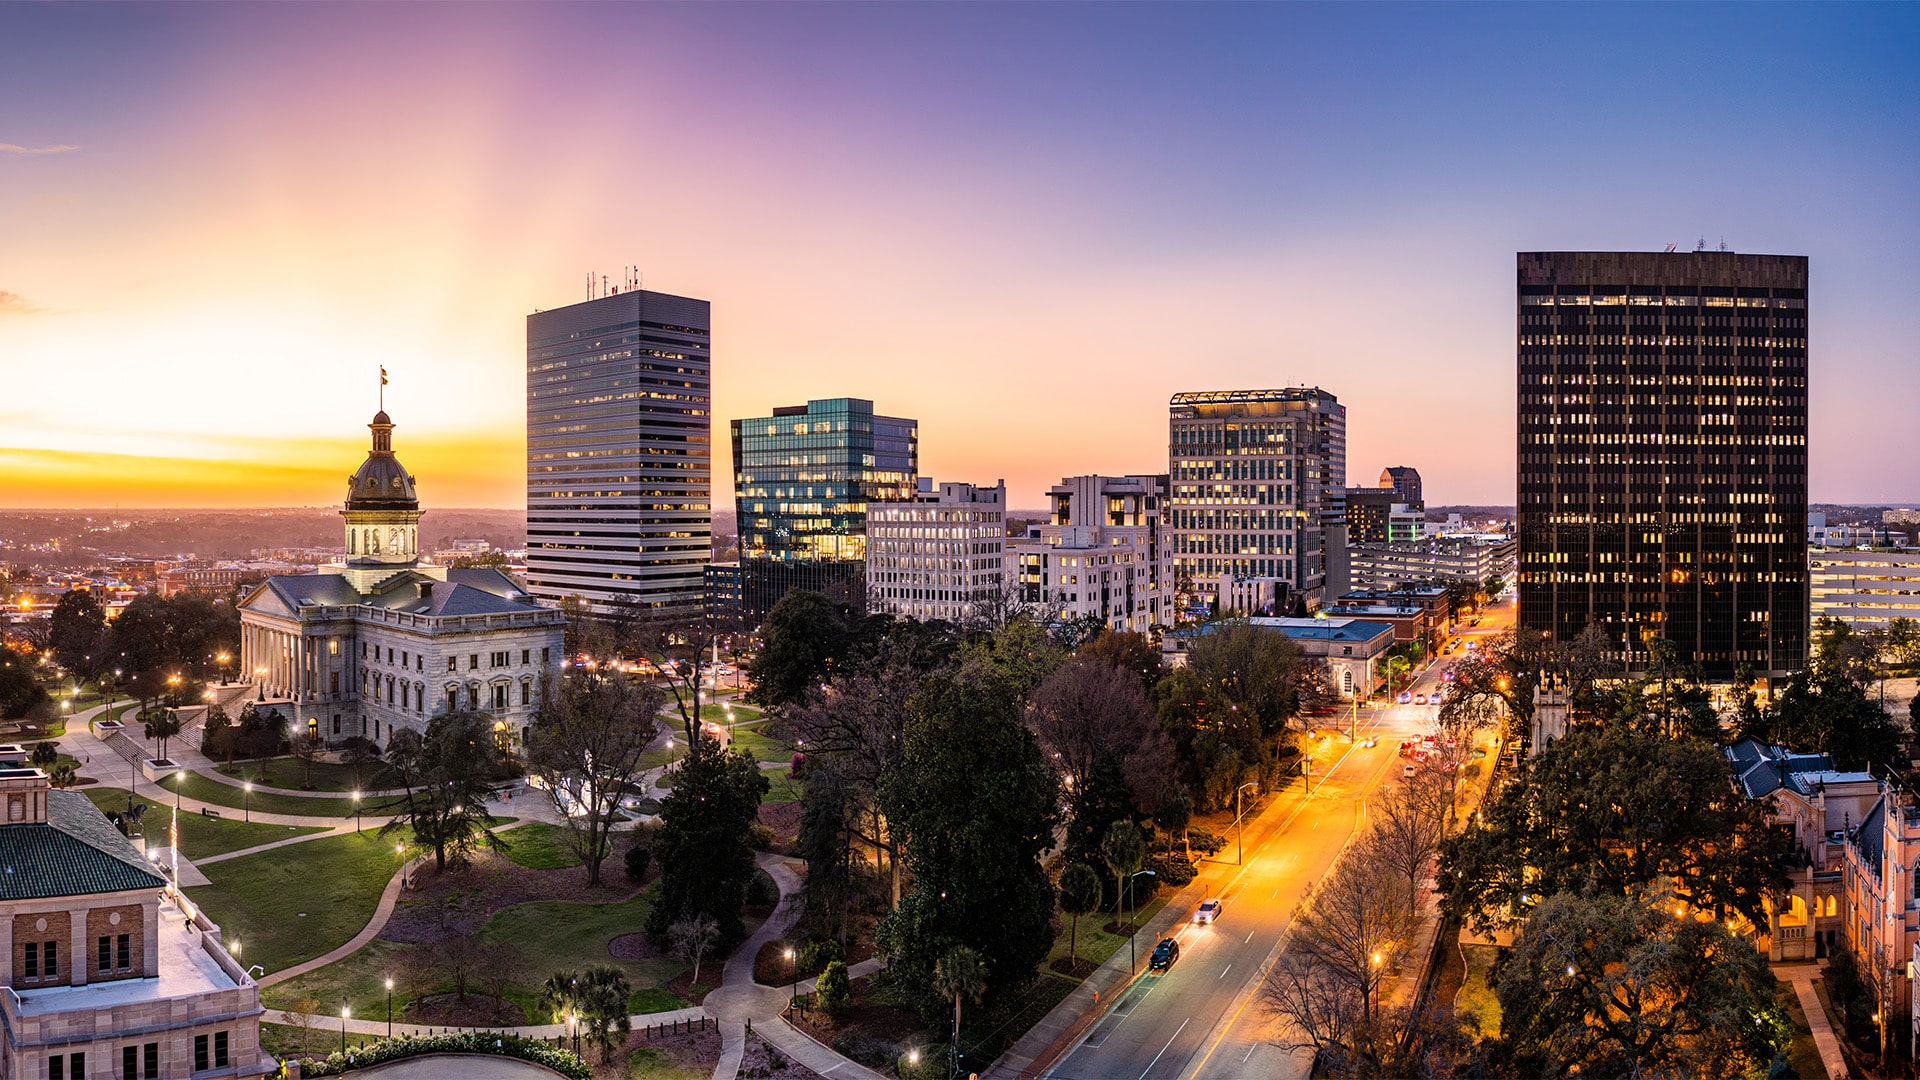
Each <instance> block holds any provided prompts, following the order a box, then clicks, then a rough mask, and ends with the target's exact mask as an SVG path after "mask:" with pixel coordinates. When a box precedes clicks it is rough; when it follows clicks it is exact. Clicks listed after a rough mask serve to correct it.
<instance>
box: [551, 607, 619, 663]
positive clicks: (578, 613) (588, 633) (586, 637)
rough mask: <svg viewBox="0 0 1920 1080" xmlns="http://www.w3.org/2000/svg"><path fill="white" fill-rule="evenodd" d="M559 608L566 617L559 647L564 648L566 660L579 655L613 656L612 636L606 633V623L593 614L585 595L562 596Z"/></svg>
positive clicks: (605, 657) (601, 657)
mask: <svg viewBox="0 0 1920 1080" xmlns="http://www.w3.org/2000/svg"><path fill="white" fill-rule="evenodd" d="M559 608H560V613H561V614H562V615H565V616H566V617H567V629H566V634H565V637H564V638H563V641H562V645H561V647H562V648H564V649H565V650H566V652H567V659H568V660H573V659H574V658H576V657H581V656H589V657H598V658H599V659H602V660H605V659H609V658H611V657H612V656H613V654H614V652H615V648H614V645H615V643H614V640H613V636H612V635H611V634H610V633H608V631H607V626H606V623H604V622H602V621H601V620H600V619H599V618H598V617H596V616H595V615H594V613H593V608H592V607H591V605H589V604H588V603H587V601H586V598H585V597H582V596H571V595H570V596H563V597H561V598H560V603H559Z"/></svg>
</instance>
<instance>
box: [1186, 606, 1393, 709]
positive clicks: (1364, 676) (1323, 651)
mask: <svg viewBox="0 0 1920 1080" xmlns="http://www.w3.org/2000/svg"><path fill="white" fill-rule="evenodd" d="M1246 621H1247V624H1248V625H1251V626H1258V627H1263V628H1265V629H1268V630H1272V631H1274V632H1276V633H1279V634H1283V635H1285V636H1286V638H1287V639H1288V640H1290V641H1292V642H1293V643H1294V644H1295V645H1297V646H1299V648H1300V652H1301V655H1303V656H1306V657H1307V658H1309V659H1313V660H1320V661H1323V662H1325V663H1326V665H1327V673H1328V674H1329V675H1330V676H1331V677H1332V678H1333V685H1334V686H1335V687H1336V688H1337V689H1338V691H1339V693H1340V696H1341V697H1343V698H1349V699H1350V698H1352V697H1353V696H1354V695H1355V694H1356V693H1358V694H1359V696H1361V697H1362V698H1364V697H1367V696H1369V695H1371V694H1372V693H1373V692H1374V691H1375V690H1377V689H1379V688H1380V685H1381V684H1382V683H1383V682H1384V681H1385V680H1386V677H1387V663H1386V655H1387V650H1388V649H1390V648H1392V647H1393V637H1394V635H1393V627H1391V626H1388V625H1386V624H1385V623H1379V622H1371V621H1367V620H1362V619H1345V618H1311V619H1289V618H1255V619H1248V620H1246ZM1233 625H1236V623H1235V622H1233V621H1222V622H1211V623H1204V624H1202V625H1200V626H1192V627H1187V628H1184V629H1181V630H1175V631H1169V632H1168V633H1167V634H1166V636H1165V637H1163V638H1161V641H1160V653H1161V656H1162V658H1163V659H1164V660H1165V661H1166V662H1167V664H1168V665H1169V666H1172V667H1179V666H1181V665H1183V664H1185V663H1186V662H1187V652H1188V650H1189V649H1191V648H1192V646H1193V642H1194V641H1196V640H1197V639H1199V638H1201V637H1204V636H1206V635H1207V634H1212V633H1217V632H1218V631H1219V630H1220V629H1221V628H1223V627H1227V626H1233Z"/></svg>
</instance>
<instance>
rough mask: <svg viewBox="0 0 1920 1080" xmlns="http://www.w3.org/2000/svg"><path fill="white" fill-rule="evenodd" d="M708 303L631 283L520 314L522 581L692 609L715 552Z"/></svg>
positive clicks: (610, 605)
mask: <svg viewBox="0 0 1920 1080" xmlns="http://www.w3.org/2000/svg"><path fill="white" fill-rule="evenodd" d="M711 325H712V323H711V320H710V312H709V305H708V303H707V301H705V300H692V299H689V298H687V297H684V296H669V295H667V294H666V293H657V292H647V291H645V290H641V289H635V290H632V291H628V292H621V293H616V294H614V295H611V296H603V297H600V298H598V299H594V300H588V301H586V302H584V303H579V304H573V305H570V306H568V307H563V308H557V309H555V310H553V311H538V312H535V313H533V314H532V315H529V316H527V587H528V590H529V591H531V592H532V593H533V594H534V595H536V596H539V597H541V598H542V599H545V600H559V599H561V598H563V597H566V596H579V597H581V598H582V599H584V600H585V601H587V603H588V605H589V606H590V609H591V610H593V611H594V612H596V613H599V614H605V615H610V614H614V613H616V612H627V613H633V614H639V615H642V616H645V617H650V618H673V619H677V618H682V617H685V616H688V615H697V614H699V613H700V612H701V610H702V607H703V604H702V601H703V596H704V581H703V575H704V569H703V568H704V567H705V565H706V564H707V562H709V561H710V560H711V558H712V544H713V540H712V528H713V525H712V521H713V502H712V499H713V495H712V488H713V441H712V440H713V431H712V423H713V421H712V409H711V401H712V392H711V371H712V367H711V355H710V344H711V341H710V337H711V335H710V329H709V328H710V327H711Z"/></svg>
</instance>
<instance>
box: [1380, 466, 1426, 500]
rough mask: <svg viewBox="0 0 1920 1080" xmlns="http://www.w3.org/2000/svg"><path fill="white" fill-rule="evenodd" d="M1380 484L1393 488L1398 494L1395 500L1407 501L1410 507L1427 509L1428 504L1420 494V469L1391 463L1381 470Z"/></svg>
mask: <svg viewBox="0 0 1920 1080" xmlns="http://www.w3.org/2000/svg"><path fill="white" fill-rule="evenodd" d="M1380 486H1381V487H1383V488H1392V489H1393V493H1394V494H1395V495H1396V496H1398V497H1397V498H1395V499H1394V500H1393V501H1394V502H1401V503H1406V504H1407V507H1408V508H1409V509H1413V510H1425V509H1426V508H1427V504H1426V502H1425V500H1424V499H1423V498H1422V497H1421V495H1420V470H1419V469H1416V468H1414V467H1413V466H1411V465H1389V466H1387V467H1386V468H1384V469H1381V470H1380Z"/></svg>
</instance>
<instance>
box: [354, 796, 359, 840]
mask: <svg viewBox="0 0 1920 1080" xmlns="http://www.w3.org/2000/svg"><path fill="white" fill-rule="evenodd" d="M353 832H354V835H355V836H358V835H359V834H360V789H359V788H355V789H354V791H353Z"/></svg>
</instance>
